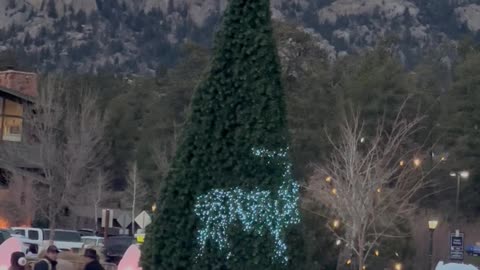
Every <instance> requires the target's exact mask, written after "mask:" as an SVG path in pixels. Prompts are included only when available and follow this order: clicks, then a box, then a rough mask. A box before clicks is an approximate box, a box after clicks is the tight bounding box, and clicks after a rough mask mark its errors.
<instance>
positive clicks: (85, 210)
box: [70, 206, 132, 223]
mask: <svg viewBox="0 0 480 270" xmlns="http://www.w3.org/2000/svg"><path fill="white" fill-rule="evenodd" d="M70 209H71V210H72V212H73V213H74V214H75V215H76V216H78V217H87V218H94V217H95V210H94V208H93V206H74V207H72V208H70ZM111 210H113V219H117V220H118V219H119V218H121V217H122V218H123V217H125V218H126V219H127V220H126V221H127V222H128V223H131V222H132V217H131V215H132V212H131V211H127V210H121V209H111ZM97 217H99V218H101V217H102V209H101V208H98V209H97Z"/></svg>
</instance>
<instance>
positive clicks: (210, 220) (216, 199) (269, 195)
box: [194, 149, 300, 263]
mask: <svg viewBox="0 0 480 270" xmlns="http://www.w3.org/2000/svg"><path fill="white" fill-rule="evenodd" d="M253 154H254V156H256V157H262V158H266V159H265V160H266V163H267V165H270V164H275V165H277V166H280V167H282V168H284V171H283V173H282V177H283V182H282V185H281V186H280V187H279V189H278V190H277V191H275V192H272V191H266V190H260V189H255V190H253V191H246V190H243V189H241V188H234V189H226V190H223V189H214V190H211V191H210V192H208V193H207V194H204V195H201V196H199V197H198V198H197V203H196V204H195V209H194V211H195V214H196V215H197V217H198V218H199V220H200V224H201V226H200V229H199V230H198V232H197V241H198V244H199V254H198V256H202V255H203V253H204V251H205V247H206V246H207V242H209V241H210V242H211V243H214V244H215V245H216V247H217V248H218V249H219V250H220V251H223V252H225V256H226V257H227V258H230V257H232V256H233V254H232V253H231V251H230V246H229V242H228V229H229V227H230V226H231V225H233V224H236V223H240V224H241V225H242V228H243V230H244V231H246V232H253V233H255V234H257V235H259V236H263V235H266V234H270V235H271V236H272V238H273V239H274V242H275V257H274V258H272V259H273V260H281V261H282V262H283V263H287V261H288V256H287V245H286V244H285V240H284V239H283V236H284V231H285V230H286V229H287V228H288V227H289V226H290V225H293V224H297V223H299V222H300V214H299V212H298V195H299V185H298V184H297V183H296V182H295V181H294V179H293V177H292V175H291V164H290V162H289V160H288V158H287V150H284V149H281V150H280V151H278V152H277V151H269V150H265V149H254V150H253Z"/></svg>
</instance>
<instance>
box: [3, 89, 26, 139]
mask: <svg viewBox="0 0 480 270" xmlns="http://www.w3.org/2000/svg"><path fill="white" fill-rule="evenodd" d="M0 103H1V104H2V105H1V106H0V109H1V112H2V115H1V116H0V121H1V122H2V140H5V141H11V142H20V141H22V126H23V118H22V117H23V106H22V104H20V103H17V102H14V101H11V100H9V99H3V98H0Z"/></svg>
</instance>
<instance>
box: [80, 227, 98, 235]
mask: <svg viewBox="0 0 480 270" xmlns="http://www.w3.org/2000/svg"><path fill="white" fill-rule="evenodd" d="M78 232H79V233H80V236H82V237H83V236H96V235H97V234H96V233H95V231H94V230H90V229H80V230H78Z"/></svg>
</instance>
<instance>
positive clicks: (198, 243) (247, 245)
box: [142, 0, 300, 270]
mask: <svg viewBox="0 0 480 270" xmlns="http://www.w3.org/2000/svg"><path fill="white" fill-rule="evenodd" d="M269 4H270V3H269V1H268V0H231V1H230V2H229V6H228V8H227V10H226V13H225V16H224V19H223V26H222V28H221V29H220V31H219V33H218V34H217V37H216V42H215V55H214V59H213V62H212V64H211V68H210V72H209V74H208V76H207V78H206V79H205V80H204V81H203V82H202V83H200V85H199V87H198V88H197V90H196V93H195V95H194V97H193V100H192V105H191V114H190V118H189V120H188V122H187V125H186V127H185V129H184V134H183V137H182V139H181V141H180V144H179V147H178V150H177V154H176V157H175V160H174V161H173V164H172V167H171V169H170V174H169V176H168V177H167V182H166V187H165V189H164V190H163V191H162V192H161V195H160V201H159V202H158V204H157V205H158V206H159V210H158V212H157V213H156V215H155V217H154V221H153V225H151V226H150V228H149V230H148V231H147V239H146V242H145V244H144V245H143V257H142V263H143V269H145V270H161V269H165V270H174V269H249V270H255V269H263V270H264V269H285V268H289V269H291V267H292V265H293V264H294V262H292V260H293V259H294V257H295V256H293V255H292V254H293V252H292V251H293V250H295V251H297V250H298V249H297V248H296V247H293V245H292V246H291V245H290V242H291V240H294V239H293V238H294V237H295V236H294V232H295V231H294V229H295V228H296V226H295V224H298V223H299V222H300V214H299V212H298V209H297V200H298V184H297V183H296V182H295V181H294V179H293V177H292V175H291V165H290V161H289V157H288V151H289V149H288V134H287V133H288V132H287V126H286V112H285V104H284V95H283V91H282V84H281V79H280V76H281V75H280V67H279V63H278V59H277V54H276V47H275V42H274V39H273V36H272V26H271V21H270V9H269ZM292 242H294V241H292Z"/></svg>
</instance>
